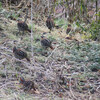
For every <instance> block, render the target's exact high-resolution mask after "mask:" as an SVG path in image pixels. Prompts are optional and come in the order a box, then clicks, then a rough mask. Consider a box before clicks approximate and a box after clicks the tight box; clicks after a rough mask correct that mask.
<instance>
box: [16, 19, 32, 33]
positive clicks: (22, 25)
mask: <svg viewBox="0 0 100 100" xmlns="http://www.w3.org/2000/svg"><path fill="white" fill-rule="evenodd" d="M17 27H18V29H19V33H20V31H23V34H24V31H28V32H31V30H30V29H29V28H28V25H27V24H26V23H25V22H23V21H21V20H18V23H17Z"/></svg>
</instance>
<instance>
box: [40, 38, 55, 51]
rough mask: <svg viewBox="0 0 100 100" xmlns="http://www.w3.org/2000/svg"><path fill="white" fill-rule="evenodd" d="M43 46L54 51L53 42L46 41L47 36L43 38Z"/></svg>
mask: <svg viewBox="0 0 100 100" xmlns="http://www.w3.org/2000/svg"><path fill="white" fill-rule="evenodd" d="M41 45H42V46H43V47H45V48H48V47H49V48H51V49H52V50H53V49H54V48H53V47H52V44H51V41H50V40H49V39H46V38H45V36H41Z"/></svg>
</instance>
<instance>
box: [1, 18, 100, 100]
mask: <svg viewBox="0 0 100 100" xmlns="http://www.w3.org/2000/svg"><path fill="white" fill-rule="evenodd" d="M1 20H2V21H1V24H2V28H3V29H4V30H3V31H1V32H0V37H1V38H0V100H51V99H53V100H99V98H100V93H99V90H100V82H99V81H100V77H99V76H100V72H99V71H97V72H92V71H91V70H90V67H91V66H92V65H97V66H100V61H99V59H100V45H99V43H97V42H93V41H91V42H88V41H86V42H79V46H78V45H77V42H76V41H75V40H70V41H68V40H65V37H66V34H65V30H62V32H61V29H59V30H56V29H54V31H52V32H51V33H47V34H46V37H48V38H49V39H51V40H52V41H53V43H54V44H53V46H54V47H55V49H54V50H53V51H52V50H50V49H48V50H45V49H44V48H42V46H41V44H40V41H38V42H36V39H40V36H41V33H43V32H48V31H49V30H48V29H47V28H45V26H38V25H35V26H34V28H35V30H34V37H33V38H34V41H33V43H32V44H33V48H34V51H33V52H34V58H32V57H31V44H30V35H29V34H28V33H27V32H26V35H24V36H20V35H18V36H16V34H17V32H18V30H17V27H16V22H15V21H12V20H10V22H7V19H4V18H3V17H1ZM5 20H6V22H7V24H6V25H4V21H5ZM2 34H3V35H4V34H5V35H4V36H2ZM21 37H22V38H23V39H22V40H21ZM14 41H16V42H14ZM14 43H15V44H14ZM14 45H16V46H18V47H21V48H23V49H24V50H26V51H27V52H28V55H29V56H30V58H31V64H30V63H28V62H27V61H26V60H21V61H20V60H18V59H16V58H15V57H14V55H13V53H12V48H13V46H14ZM43 55H45V56H43ZM95 59H96V60H95ZM97 60H98V61H97ZM20 76H23V77H25V79H29V80H33V81H34V82H35V83H36V84H37V85H38V89H39V92H40V94H34V93H30V92H29V93H28V92H24V91H23V89H21V88H22V87H21V86H20V84H19V77H20ZM63 80H64V82H63Z"/></svg>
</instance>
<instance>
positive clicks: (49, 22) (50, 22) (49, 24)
mask: <svg viewBox="0 0 100 100" xmlns="http://www.w3.org/2000/svg"><path fill="white" fill-rule="evenodd" d="M46 26H47V27H48V29H50V31H51V30H52V29H53V28H54V27H55V24H54V21H53V19H52V17H51V16H49V17H48V18H47V20H46Z"/></svg>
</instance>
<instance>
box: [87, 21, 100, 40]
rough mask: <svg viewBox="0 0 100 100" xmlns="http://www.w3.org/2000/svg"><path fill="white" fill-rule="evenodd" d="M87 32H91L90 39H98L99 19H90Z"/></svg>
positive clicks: (99, 30)
mask: <svg viewBox="0 0 100 100" xmlns="http://www.w3.org/2000/svg"><path fill="white" fill-rule="evenodd" d="M89 32H90V34H91V39H93V40H96V39H99V32H100V21H98V22H95V21H92V23H91V25H90V28H89ZM99 40H100V39H99Z"/></svg>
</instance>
